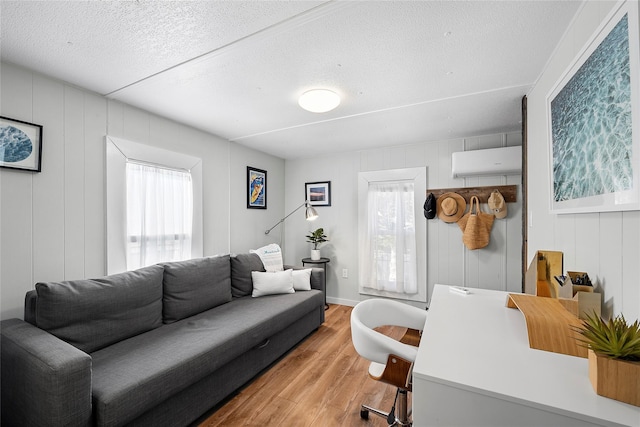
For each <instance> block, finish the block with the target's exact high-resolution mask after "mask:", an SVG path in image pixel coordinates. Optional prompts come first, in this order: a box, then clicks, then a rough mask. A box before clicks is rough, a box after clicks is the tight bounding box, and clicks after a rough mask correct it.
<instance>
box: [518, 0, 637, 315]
mask: <svg viewBox="0 0 640 427" xmlns="http://www.w3.org/2000/svg"><path fill="white" fill-rule="evenodd" d="M615 7H616V3H615V2H585V3H584V5H583V7H582V9H581V10H580V12H579V13H578V15H577V16H576V18H575V20H574V22H573V25H572V26H571V27H570V28H569V29H568V30H567V32H566V34H565V37H564V39H563V40H562V42H561V43H560V44H559V45H558V47H557V49H556V52H555V54H554V56H553V57H552V58H551V60H550V61H549V63H548V66H547V68H546V70H545V71H544V73H543V74H542V75H541V77H540V79H539V80H538V83H537V84H536V86H535V87H534V89H533V90H532V91H531V92H530V94H529V95H528V103H527V109H528V113H529V114H528V130H529V134H528V146H529V150H528V157H529V179H528V182H529V184H528V185H529V192H528V196H529V198H528V207H529V212H530V216H531V218H530V222H531V224H530V226H529V233H528V234H529V241H528V251H529V253H528V259H531V258H532V257H533V255H534V253H535V251H537V250H540V249H547V250H558V251H562V252H563V253H564V269H565V270H569V271H586V272H588V273H589V276H590V277H591V278H592V280H595V281H596V282H597V283H598V286H600V291H601V292H603V294H604V304H605V309H606V311H607V312H608V313H609V314H618V313H624V315H625V317H626V318H627V320H633V319H638V318H640V211H627V212H607V213H584V214H568V215H567V214H565V215H553V214H550V213H549V200H550V197H551V195H550V184H549V180H550V178H549V173H548V155H547V153H548V152H547V149H548V145H549V138H548V131H547V109H546V97H547V95H548V93H549V92H550V91H551V89H552V88H553V87H554V85H555V84H556V82H557V81H558V80H560V78H561V77H562V75H563V74H564V72H565V70H566V69H567V68H568V67H569V66H570V64H571V63H572V62H573V60H574V59H575V58H577V57H578V55H579V53H580V52H581V50H582V49H583V48H584V46H585V45H586V44H587V43H588V41H589V39H590V38H591V37H592V35H593V34H594V33H595V32H596V31H597V29H598V27H599V26H600V25H601V23H602V22H603V21H604V20H605V19H606V17H607V16H608V14H609V13H610V12H611V10H613V9H614V8H615ZM635 19H638V17H637V16H636V17H635ZM634 119H635V120H638V116H637V115H636V116H635V117H634ZM634 161H635V165H634V166H635V167H637V168H640V161H639V160H638V159H637V157H636V158H634Z"/></svg>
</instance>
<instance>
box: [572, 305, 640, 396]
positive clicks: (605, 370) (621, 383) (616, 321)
mask: <svg viewBox="0 0 640 427" xmlns="http://www.w3.org/2000/svg"><path fill="white" fill-rule="evenodd" d="M575 330H576V332H578V333H579V334H580V335H581V337H579V338H578V341H580V342H581V343H582V344H583V345H585V346H586V347H587V348H588V349H589V380H590V381H591V385H592V386H593V389H594V390H595V392H596V393H597V394H599V395H601V396H605V397H609V398H611V399H615V400H619V401H621V402H625V403H630V404H632V405H635V406H640V322H638V320H636V321H635V322H634V323H632V324H629V323H627V321H626V320H625V318H624V315H622V314H620V315H618V316H617V317H615V318H613V319H611V320H609V321H604V320H603V319H602V318H600V316H598V315H597V314H595V313H594V314H593V315H591V316H589V315H588V316H587V318H586V319H585V320H584V321H583V324H582V327H577V328H575Z"/></svg>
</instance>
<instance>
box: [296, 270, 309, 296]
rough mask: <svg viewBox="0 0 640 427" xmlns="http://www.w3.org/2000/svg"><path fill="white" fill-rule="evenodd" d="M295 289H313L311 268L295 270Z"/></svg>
mask: <svg viewBox="0 0 640 427" xmlns="http://www.w3.org/2000/svg"><path fill="white" fill-rule="evenodd" d="M292 275H293V289H295V290H296V291H310V290H311V269H310V268H305V269H303V270H293V272H292Z"/></svg>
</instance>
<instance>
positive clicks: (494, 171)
mask: <svg viewBox="0 0 640 427" xmlns="http://www.w3.org/2000/svg"><path fill="white" fill-rule="evenodd" d="M519 173H522V147H521V146H519V145H518V146H514V147H501V148H489V149H487V150H471V151H462V152H459V153H453V154H452V155H451V174H452V175H453V177H454V178H462V177H465V176H481V175H515V174H519Z"/></svg>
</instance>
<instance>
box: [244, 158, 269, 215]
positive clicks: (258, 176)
mask: <svg viewBox="0 0 640 427" xmlns="http://www.w3.org/2000/svg"><path fill="white" fill-rule="evenodd" d="M247 209H267V171H265V170H262V169H258V168H254V167H251V166H247Z"/></svg>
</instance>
